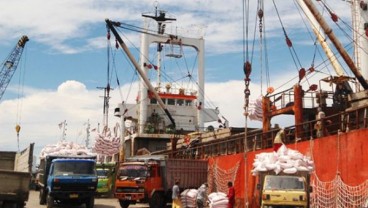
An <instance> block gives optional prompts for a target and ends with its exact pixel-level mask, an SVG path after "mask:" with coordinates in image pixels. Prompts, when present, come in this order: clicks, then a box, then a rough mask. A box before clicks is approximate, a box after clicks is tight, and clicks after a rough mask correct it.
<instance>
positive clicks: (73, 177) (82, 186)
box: [38, 155, 97, 208]
mask: <svg viewBox="0 0 368 208" xmlns="http://www.w3.org/2000/svg"><path fill="white" fill-rule="evenodd" d="M38 183H39V184H38V187H39V203H40V204H41V205H44V204H47V208H52V207H54V206H55V205H56V204H76V205H80V204H83V203H85V204H86V207H87V208H93V207H94V201H95V192H96V188H97V174H96V156H93V155H92V156H91V155H76V156H73V155H69V156H64V155H47V156H46V157H44V158H40V165H39V180H38Z"/></svg>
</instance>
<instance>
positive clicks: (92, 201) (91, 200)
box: [86, 196, 95, 208]
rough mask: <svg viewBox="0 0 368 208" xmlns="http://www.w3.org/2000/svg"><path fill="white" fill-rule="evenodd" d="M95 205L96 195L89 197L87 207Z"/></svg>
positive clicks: (90, 207)
mask: <svg viewBox="0 0 368 208" xmlns="http://www.w3.org/2000/svg"><path fill="white" fill-rule="evenodd" d="M94 206H95V197H93V196H92V197H90V198H89V199H87V202H86V208H93V207H94Z"/></svg>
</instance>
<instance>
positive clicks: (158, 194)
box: [114, 155, 208, 208]
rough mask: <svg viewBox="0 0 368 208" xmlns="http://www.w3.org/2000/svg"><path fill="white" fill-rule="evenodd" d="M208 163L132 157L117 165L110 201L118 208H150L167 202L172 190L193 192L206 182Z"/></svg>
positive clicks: (155, 156)
mask: <svg viewBox="0 0 368 208" xmlns="http://www.w3.org/2000/svg"><path fill="white" fill-rule="evenodd" d="M207 173H208V161H207V160H194V159H173V158H168V157H167V156H164V155H147V156H134V157H131V158H127V159H126V160H125V161H124V162H122V163H120V164H119V166H118V170H117V173H116V182H115V190H114V197H115V198H117V199H118V200H119V203H120V206H121V207H122V208H128V207H129V205H130V204H136V203H137V202H140V203H149V206H150V207H151V208H162V207H165V205H166V203H167V202H171V195H172V187H173V186H174V183H175V181H177V180H178V181H179V182H180V185H179V186H180V190H181V191H183V190H185V189H192V188H195V189H197V188H198V187H199V186H200V185H201V184H203V183H205V182H206V181H207Z"/></svg>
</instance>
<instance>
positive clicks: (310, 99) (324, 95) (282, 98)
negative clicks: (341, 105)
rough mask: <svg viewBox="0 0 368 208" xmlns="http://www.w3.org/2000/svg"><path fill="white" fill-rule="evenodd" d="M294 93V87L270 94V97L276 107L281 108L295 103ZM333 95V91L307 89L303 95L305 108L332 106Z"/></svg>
mask: <svg viewBox="0 0 368 208" xmlns="http://www.w3.org/2000/svg"><path fill="white" fill-rule="evenodd" d="M294 94H295V93H294V90H293V89H288V90H284V91H282V92H279V93H276V94H272V95H268V98H269V99H270V102H271V104H272V105H273V106H274V107H275V108H276V109H281V108H285V107H288V106H289V105H292V104H294ZM333 95H334V92H333V91H305V92H304V95H303V106H304V107H305V108H316V107H318V106H324V107H330V106H332V105H333Z"/></svg>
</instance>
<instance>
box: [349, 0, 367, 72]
mask: <svg viewBox="0 0 368 208" xmlns="http://www.w3.org/2000/svg"><path fill="white" fill-rule="evenodd" d="M351 10H352V11H351V14H352V23H353V37H354V44H355V47H354V57H355V63H356V65H357V67H358V69H360V71H361V73H362V76H363V77H368V53H367V51H368V39H367V35H368V33H367V31H368V25H367V22H368V13H367V3H366V2H364V1H360V0H353V1H351ZM363 34H365V35H363Z"/></svg>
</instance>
